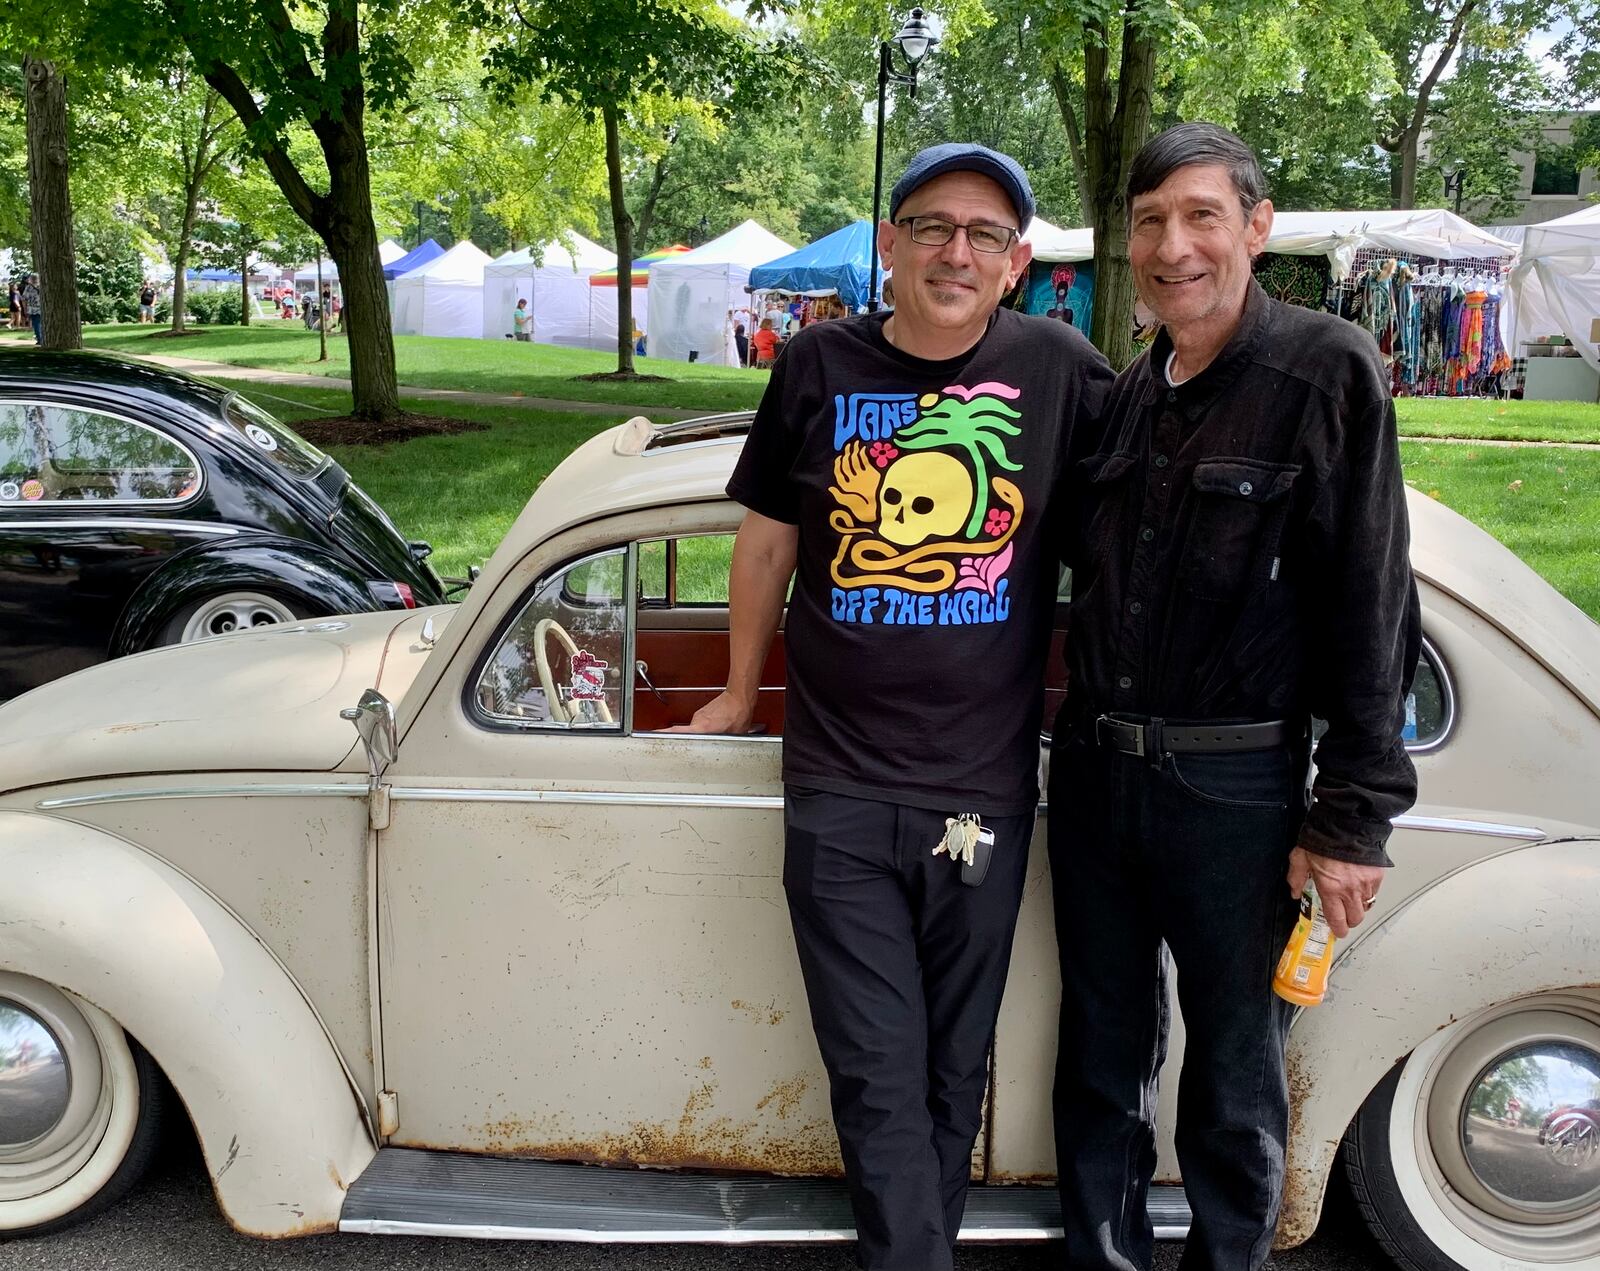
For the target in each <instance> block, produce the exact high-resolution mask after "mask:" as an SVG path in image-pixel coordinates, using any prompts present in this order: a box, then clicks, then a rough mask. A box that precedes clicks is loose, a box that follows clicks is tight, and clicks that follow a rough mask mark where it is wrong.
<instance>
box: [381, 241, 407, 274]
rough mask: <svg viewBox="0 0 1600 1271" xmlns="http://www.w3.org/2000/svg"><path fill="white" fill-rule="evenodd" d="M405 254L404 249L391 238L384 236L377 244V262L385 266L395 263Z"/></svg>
mask: <svg viewBox="0 0 1600 1271" xmlns="http://www.w3.org/2000/svg"><path fill="white" fill-rule="evenodd" d="M405 254H406V249H405V248H404V247H402V246H400V244H399V243H397V242H395V241H394V239H392V238H386V239H384V240H383V242H381V243H379V244H378V263H379V264H381V265H383V266H385V267H387V266H389V265H392V264H394V263H395V261H397V260H399V259H400V258H401V257H403V256H404V255H405Z"/></svg>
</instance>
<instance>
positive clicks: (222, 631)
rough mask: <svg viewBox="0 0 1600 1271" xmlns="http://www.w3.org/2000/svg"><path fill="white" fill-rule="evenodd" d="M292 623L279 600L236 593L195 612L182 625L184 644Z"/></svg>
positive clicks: (211, 602) (220, 597)
mask: <svg viewBox="0 0 1600 1271" xmlns="http://www.w3.org/2000/svg"><path fill="white" fill-rule="evenodd" d="M292 621H294V614H292V613H290V612H289V610H288V608H287V607H286V606H285V605H284V604H283V602H282V601H280V600H274V599H273V598H272V597H271V596H263V595H260V594H259V593H256V592H235V593H233V594H231V595H227V596H218V597H216V598H215V599H213V600H208V601H207V602H206V603H205V604H203V605H201V606H200V608H199V609H197V610H195V613H194V616H193V617H192V618H190V619H189V621H188V622H187V623H186V624H185V625H184V629H183V639H184V643H186V644H187V643H188V642H189V641H190V640H204V639H207V638H209V637H211V636H221V635H231V634H233V633H234V632H235V631H251V630H254V629H255V628H257V627H275V626H277V625H278V624H279V623H281V622H292Z"/></svg>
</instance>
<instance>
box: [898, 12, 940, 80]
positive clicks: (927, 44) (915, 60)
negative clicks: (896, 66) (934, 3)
mask: <svg viewBox="0 0 1600 1271" xmlns="http://www.w3.org/2000/svg"><path fill="white" fill-rule="evenodd" d="M893 43H895V44H897V45H899V46H900V52H901V53H902V54H903V55H904V56H905V59H906V62H907V63H908V64H909V65H910V66H911V69H912V70H915V69H916V68H917V66H918V65H919V64H920V63H921V61H922V59H923V58H925V57H927V56H928V54H929V53H931V52H933V50H934V49H935V48H936V47H937V46H938V43H939V37H938V36H937V35H935V34H934V33H933V27H932V26H930V25H929V24H928V20H927V16H926V15H925V14H924V13H923V11H922V10H921V9H913V10H911V16H910V17H908V18H907V19H906V21H905V25H904V26H902V27H901V28H900V34H899V35H897V36H895V37H894V41H893Z"/></svg>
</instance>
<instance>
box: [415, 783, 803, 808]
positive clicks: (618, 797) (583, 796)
mask: <svg viewBox="0 0 1600 1271" xmlns="http://www.w3.org/2000/svg"><path fill="white" fill-rule="evenodd" d="M389 798H390V799H391V800H393V801H396V802H406V803H598V804H604V805H607V806H616V807H651V808H748V809H753V810H757V811H761V810H769V809H777V808H781V807H783V796H782V795H772V794H672V793H669V792H667V791H661V792H653V791H644V792H635V791H631V790H630V791H617V790H509V789H499V790H485V789H474V788H470V787H453V786H410V787H407V786H394V787H392V788H391V789H390V791H389Z"/></svg>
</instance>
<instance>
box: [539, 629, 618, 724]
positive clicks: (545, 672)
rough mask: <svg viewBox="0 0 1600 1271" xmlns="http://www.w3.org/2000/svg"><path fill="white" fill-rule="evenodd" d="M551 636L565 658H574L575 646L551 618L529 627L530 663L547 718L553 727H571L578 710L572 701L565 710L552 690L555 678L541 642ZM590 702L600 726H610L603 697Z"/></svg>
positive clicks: (548, 656)
mask: <svg viewBox="0 0 1600 1271" xmlns="http://www.w3.org/2000/svg"><path fill="white" fill-rule="evenodd" d="M551 635H554V636H555V637H556V639H558V640H560V641H561V644H562V646H563V647H564V648H565V649H566V651H567V656H568V657H569V658H570V657H575V656H576V655H577V652H578V646H577V644H576V643H575V642H574V640H573V639H572V637H571V636H569V635H568V634H567V632H566V629H565V628H564V627H563V626H562V625H561V624H560V623H559V622H557V621H556V620H555V619H554V618H541V619H539V621H538V623H537V624H536V625H535V626H534V628H533V664H534V667H535V668H536V669H537V670H538V672H539V687H540V688H542V689H543V690H544V700H545V702H546V704H547V705H548V706H549V709H550V718H551V720H552V721H553V722H555V723H557V724H571V723H572V722H573V721H574V720H576V719H577V717H578V710H579V707H578V704H577V703H576V702H574V703H572V704H571V706H570V707H569V706H568V705H567V704H566V703H564V702H563V701H562V700H561V694H560V693H558V692H557V691H556V677H555V675H554V674H553V673H552V672H551V670H550V651H549V648H548V647H547V646H546V643H545V642H546V640H547V639H548V638H549V637H550V636H551ZM584 700H591V699H584ZM592 700H593V701H594V704H595V706H596V707H598V708H599V715H600V721H601V723H605V724H610V723H614V722H615V721H614V720H613V719H612V718H611V708H610V707H609V706H607V705H606V700H605V698H603V697H601V698H595V699H592Z"/></svg>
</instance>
